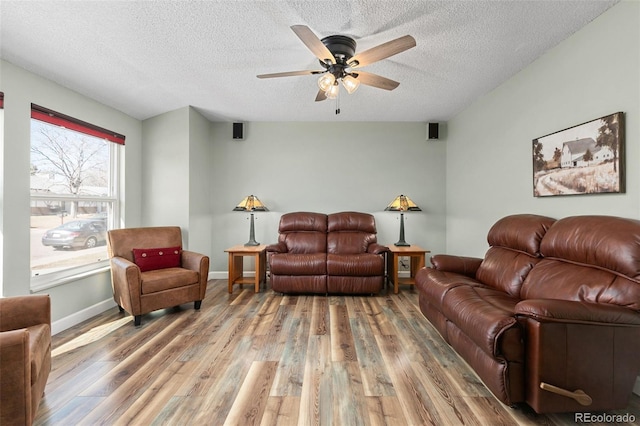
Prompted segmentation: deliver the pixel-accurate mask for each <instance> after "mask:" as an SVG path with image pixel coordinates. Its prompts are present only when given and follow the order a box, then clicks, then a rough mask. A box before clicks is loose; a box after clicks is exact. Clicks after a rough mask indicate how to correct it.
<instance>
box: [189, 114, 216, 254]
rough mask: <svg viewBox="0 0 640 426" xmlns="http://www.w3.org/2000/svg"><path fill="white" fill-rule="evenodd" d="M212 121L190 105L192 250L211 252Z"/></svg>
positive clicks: (190, 233) (190, 226) (190, 234)
mask: <svg viewBox="0 0 640 426" xmlns="http://www.w3.org/2000/svg"><path fill="white" fill-rule="evenodd" d="M212 146H213V144H212V142H211V123H210V122H209V121H208V120H207V119H206V118H204V117H203V116H202V115H201V114H200V113H199V112H197V111H196V110H195V109H193V108H189V173H190V179H189V230H188V235H187V237H188V240H189V246H188V248H189V250H192V251H195V252H198V253H206V254H207V255H209V256H211V247H212V245H211V236H212V235H213V232H212V230H211V223H212V214H211V187H212V186H213V181H212V179H211V158H212V157H211V155H212V154H211V152H212Z"/></svg>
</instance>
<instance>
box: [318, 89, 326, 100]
mask: <svg viewBox="0 0 640 426" xmlns="http://www.w3.org/2000/svg"><path fill="white" fill-rule="evenodd" d="M325 99H327V95H326V93H325V92H324V91H323V90H318V94H317V95H316V102H320V101H324V100H325Z"/></svg>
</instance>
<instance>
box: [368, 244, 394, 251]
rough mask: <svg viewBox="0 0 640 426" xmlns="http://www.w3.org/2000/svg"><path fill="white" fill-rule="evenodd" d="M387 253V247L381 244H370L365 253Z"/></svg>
mask: <svg viewBox="0 0 640 426" xmlns="http://www.w3.org/2000/svg"><path fill="white" fill-rule="evenodd" d="M388 251H389V247H387V246H383V245H382V244H378V243H371V244H369V247H367V253H373V254H382V253H386V252H388Z"/></svg>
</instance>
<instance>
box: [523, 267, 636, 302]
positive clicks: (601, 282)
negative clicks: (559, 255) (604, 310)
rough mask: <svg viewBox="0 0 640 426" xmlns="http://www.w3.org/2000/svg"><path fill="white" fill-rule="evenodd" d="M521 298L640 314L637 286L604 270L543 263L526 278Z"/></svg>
mask: <svg viewBox="0 0 640 426" xmlns="http://www.w3.org/2000/svg"><path fill="white" fill-rule="evenodd" d="M559 283H561V285H559ZM521 297H522V299H560V300H573V301H584V302H591V303H611V304H614V305H619V306H625V307H628V308H631V309H635V310H639V309H640V284H638V283H637V282H635V281H632V280H630V279H628V278H625V277H623V276H620V275H618V274H614V273H611V272H609V271H606V270H604V269H600V268H595V267H589V266H584V265H578V264H574V263H569V262H565V261H562V260H556V259H544V260H542V261H541V262H540V263H538V265H536V267H535V268H533V270H532V271H531V273H530V274H529V275H528V276H527V279H526V280H525V282H524V284H523V285H522V292H521Z"/></svg>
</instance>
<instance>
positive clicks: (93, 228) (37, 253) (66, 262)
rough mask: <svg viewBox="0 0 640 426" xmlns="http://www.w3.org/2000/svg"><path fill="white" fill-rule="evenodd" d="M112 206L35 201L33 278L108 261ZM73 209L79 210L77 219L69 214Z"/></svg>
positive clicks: (32, 248)
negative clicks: (109, 223) (107, 233)
mask: <svg viewBox="0 0 640 426" xmlns="http://www.w3.org/2000/svg"><path fill="white" fill-rule="evenodd" d="M110 204H111V202H87V201H53V200H52V201H45V200H37V201H33V200H32V201H31V230H30V234H31V272H32V275H34V276H35V275H42V274H47V273H51V272H56V271H60V270H62V269H67V268H73V267H78V266H82V265H86V264H90V263H94V262H99V261H102V260H106V259H108V257H107V247H106V231H107V228H108V217H109V214H108V212H109V210H110V209H109V205H110ZM74 205H75V207H73V206H74ZM73 210H75V211H76V215H75V217H74V216H72V215H70V214H69V212H70V211H73Z"/></svg>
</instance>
